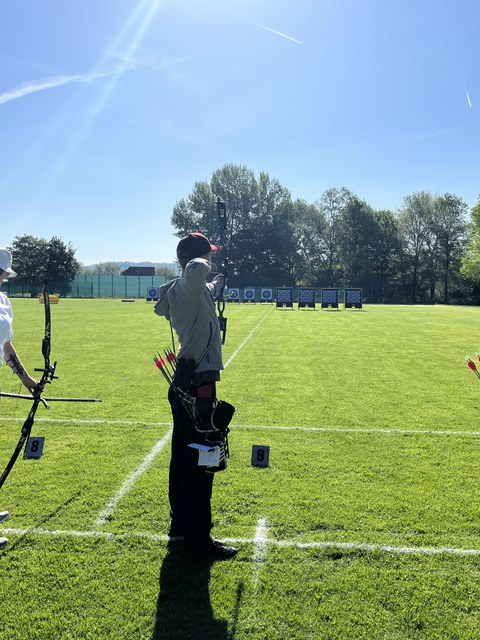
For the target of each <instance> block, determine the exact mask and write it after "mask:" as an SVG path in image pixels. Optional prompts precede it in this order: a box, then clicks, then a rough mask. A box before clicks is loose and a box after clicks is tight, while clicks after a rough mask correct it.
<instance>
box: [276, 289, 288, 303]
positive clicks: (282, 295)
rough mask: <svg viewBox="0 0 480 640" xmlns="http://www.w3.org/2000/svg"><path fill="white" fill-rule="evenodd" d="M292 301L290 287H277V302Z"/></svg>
mask: <svg viewBox="0 0 480 640" xmlns="http://www.w3.org/2000/svg"><path fill="white" fill-rule="evenodd" d="M290 302H292V290H291V289H277V303H281V304H288V303H290Z"/></svg>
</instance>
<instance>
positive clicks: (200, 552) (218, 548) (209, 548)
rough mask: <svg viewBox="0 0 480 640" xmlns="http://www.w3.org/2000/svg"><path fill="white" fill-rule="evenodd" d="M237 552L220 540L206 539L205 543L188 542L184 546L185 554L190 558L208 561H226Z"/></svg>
mask: <svg viewBox="0 0 480 640" xmlns="http://www.w3.org/2000/svg"><path fill="white" fill-rule="evenodd" d="M237 552H238V549H236V548H235V547H229V546H227V545H226V544H224V543H223V542H220V540H214V539H213V538H208V540H206V541H205V542H202V543H200V544H199V543H195V542H189V543H186V544H185V553H186V555H187V556H189V557H191V558H208V559H210V560H228V559H229V558H233V556H235V555H236V554H237Z"/></svg>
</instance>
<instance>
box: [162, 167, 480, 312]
mask: <svg viewBox="0 0 480 640" xmlns="http://www.w3.org/2000/svg"><path fill="white" fill-rule="evenodd" d="M217 196H218V197H221V198H222V199H224V200H225V202H226V203H227V209H228V214H229V229H228V232H229V233H228V236H229V239H230V241H229V249H230V253H231V257H232V262H233V265H234V276H233V278H231V279H230V283H231V284H232V286H233V285H236V286H252V285H256V286H262V285H263V286H271V285H273V286H281V285H285V284H288V285H312V286H316V287H343V286H354V287H362V288H363V289H364V293H365V296H366V298H367V299H368V300H369V301H370V302H412V303H417V302H422V303H432V302H435V301H439V302H443V303H446V304H448V303H451V302H456V303H468V302H472V300H476V292H475V289H474V287H473V284H474V282H475V280H478V279H479V278H477V275H478V274H477V272H478V270H479V268H478V264H479V262H478V255H477V254H478V250H476V249H475V245H474V244H472V243H474V240H473V241H472V242H471V244H470V245H469V246H470V251H469V253H468V256H469V265H470V266H469V267H468V268H467V267H465V268H464V271H463V274H462V273H461V271H460V267H461V260H462V255H463V249H464V246H465V242H466V241H467V238H468V231H469V226H468V224H467V220H466V214H467V209H468V207H467V205H466V203H465V202H463V200H462V199H461V198H460V197H458V196H456V195H452V194H449V193H445V194H443V195H432V194H431V193H428V192H417V193H413V194H410V195H407V196H405V198H404V202H403V205H402V206H401V207H400V209H399V210H398V211H395V212H391V211H376V210H374V209H373V208H372V207H371V206H369V205H368V204H367V203H366V202H364V201H363V200H361V199H360V198H359V197H357V196H356V195H355V194H353V193H352V192H350V191H349V190H348V189H346V188H345V187H342V188H332V189H327V190H326V191H325V192H324V193H323V194H322V195H321V196H320V197H319V199H318V200H317V201H316V202H315V203H313V204H309V203H307V202H305V201H304V200H295V201H293V200H292V198H291V195H290V192H289V191H288V189H287V188H285V187H284V186H282V185H281V184H280V183H279V181H278V180H276V179H273V178H270V176H269V175H268V173H265V172H261V173H260V175H259V177H258V178H257V177H256V176H255V174H254V173H253V171H251V170H249V169H248V168H247V167H245V166H242V165H233V164H227V165H225V166H223V167H222V168H220V169H218V170H216V171H214V173H213V174H212V177H211V180H210V182H207V181H203V182H196V183H195V185H194V186H193V189H192V192H191V193H190V195H189V196H188V197H186V198H183V199H181V200H180V201H179V202H177V204H176V205H175V207H174V210H173V215H172V224H173V226H174V227H175V229H176V230H177V232H178V235H179V236H182V235H184V234H185V233H188V232H189V231H193V230H202V231H204V232H206V233H207V234H209V235H210V236H212V238H216V236H217V222H216V215H215V204H214V203H215V198H216V197H217ZM474 221H475V218H474ZM477 222H478V221H477Z"/></svg>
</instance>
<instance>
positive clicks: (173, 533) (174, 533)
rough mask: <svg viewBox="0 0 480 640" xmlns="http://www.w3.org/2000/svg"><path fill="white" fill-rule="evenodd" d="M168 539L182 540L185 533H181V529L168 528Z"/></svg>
mask: <svg viewBox="0 0 480 640" xmlns="http://www.w3.org/2000/svg"><path fill="white" fill-rule="evenodd" d="M168 537H169V538H170V539H172V538H175V539H179V540H183V538H184V537H185V533H184V531H183V529H177V528H176V527H173V526H172V527H170V531H169V532H168Z"/></svg>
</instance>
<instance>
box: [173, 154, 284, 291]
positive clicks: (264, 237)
mask: <svg viewBox="0 0 480 640" xmlns="http://www.w3.org/2000/svg"><path fill="white" fill-rule="evenodd" d="M217 197H219V198H221V199H222V200H224V201H225V203H226V207H227V212H228V216H227V231H226V238H227V241H228V248H229V254H230V256H229V257H230V260H231V262H232V264H233V269H234V279H232V278H231V282H232V281H236V282H237V283H242V284H243V283H245V284H247V283H251V282H253V281H254V280H256V281H258V280H259V279H264V280H265V279H268V280H269V282H270V283H271V281H272V279H275V281H279V280H280V281H281V280H284V279H285V278H291V277H292V273H294V272H295V265H296V260H297V254H296V248H295V245H294V243H293V242H292V239H291V235H292V234H293V231H294V228H293V220H294V213H293V205H292V201H291V196H290V193H289V191H288V190H287V189H285V187H283V186H282V185H281V184H280V183H279V182H278V180H276V179H273V178H270V176H269V175H268V174H267V173H265V172H261V173H260V176H259V179H258V180H257V179H256V177H255V174H254V173H253V171H251V170H250V169H248V168H247V167H245V166H244V165H234V164H226V165H224V166H223V167H221V168H220V169H217V170H216V171H214V173H213V174H212V178H211V180H210V183H207V182H196V183H195V184H194V187H193V190H192V192H191V194H190V195H189V196H187V197H186V198H183V199H182V200H180V201H179V202H177V203H176V205H175V207H174V209H173V214H172V219H171V221H172V225H173V226H174V227H175V229H176V230H177V231H176V234H177V235H178V236H182V235H185V234H186V233H189V232H191V231H201V232H203V233H205V234H206V235H207V236H208V237H209V238H210V239H211V240H212V241H213V242H218V241H219V231H218V221H217V211H216V205H215V200H216V198H217ZM232 275H233V274H232ZM239 286H241V284H239Z"/></svg>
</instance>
